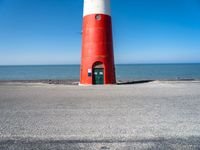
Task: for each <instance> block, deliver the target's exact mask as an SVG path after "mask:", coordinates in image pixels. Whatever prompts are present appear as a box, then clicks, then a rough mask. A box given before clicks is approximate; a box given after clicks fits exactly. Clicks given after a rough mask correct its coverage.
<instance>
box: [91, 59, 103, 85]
mask: <svg viewBox="0 0 200 150" xmlns="http://www.w3.org/2000/svg"><path fill="white" fill-rule="evenodd" d="M93 84H96V85H97V84H104V67H103V64H102V63H101V62H98V63H95V65H94V67H93Z"/></svg>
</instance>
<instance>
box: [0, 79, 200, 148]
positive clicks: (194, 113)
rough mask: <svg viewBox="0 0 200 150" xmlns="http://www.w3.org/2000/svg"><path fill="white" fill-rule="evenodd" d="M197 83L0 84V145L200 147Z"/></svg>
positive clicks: (199, 109)
mask: <svg viewBox="0 0 200 150" xmlns="http://www.w3.org/2000/svg"><path fill="white" fill-rule="evenodd" d="M199 143H200V81H153V82H148V83H142V84H130V85H108V86H78V85H63V84H47V83H40V82H37V83H22V82H0V149H15V150H18V149H19V150H21V149H84V150H90V149H98V150H99V149H103V150H105V149H106V150H107V149H125V150H126V149H127V150H128V149H142V150H147V149H197V150H199V149H200V144H199Z"/></svg>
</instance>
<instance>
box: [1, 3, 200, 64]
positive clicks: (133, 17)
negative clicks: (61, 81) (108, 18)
mask: <svg viewBox="0 0 200 150" xmlns="http://www.w3.org/2000/svg"><path fill="white" fill-rule="evenodd" d="M111 7H112V17H113V35H114V50H115V60H116V63H118V64H119V63H187V62H188V63H193V62H194V63H195V62H200V1H199V0H127V1H126V2H125V1H122V0H111ZM82 11H83V0H0V65H12V64H16V65H18V64H79V62H80V53H81V35H80V31H81V27H82Z"/></svg>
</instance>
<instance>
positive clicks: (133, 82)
mask: <svg viewBox="0 0 200 150" xmlns="http://www.w3.org/2000/svg"><path fill="white" fill-rule="evenodd" d="M153 81H154V80H139V81H119V82H117V85H127V84H140V83H149V82H153Z"/></svg>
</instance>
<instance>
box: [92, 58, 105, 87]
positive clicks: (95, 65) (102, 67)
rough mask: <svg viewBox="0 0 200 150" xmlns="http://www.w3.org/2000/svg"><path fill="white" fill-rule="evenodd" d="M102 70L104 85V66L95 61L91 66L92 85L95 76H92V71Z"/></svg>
mask: <svg viewBox="0 0 200 150" xmlns="http://www.w3.org/2000/svg"><path fill="white" fill-rule="evenodd" d="M98 68H99V69H102V70H103V84H105V67H104V64H103V63H102V62H100V61H97V62H95V63H94V64H93V66H92V84H95V81H94V80H95V75H94V69H98Z"/></svg>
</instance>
